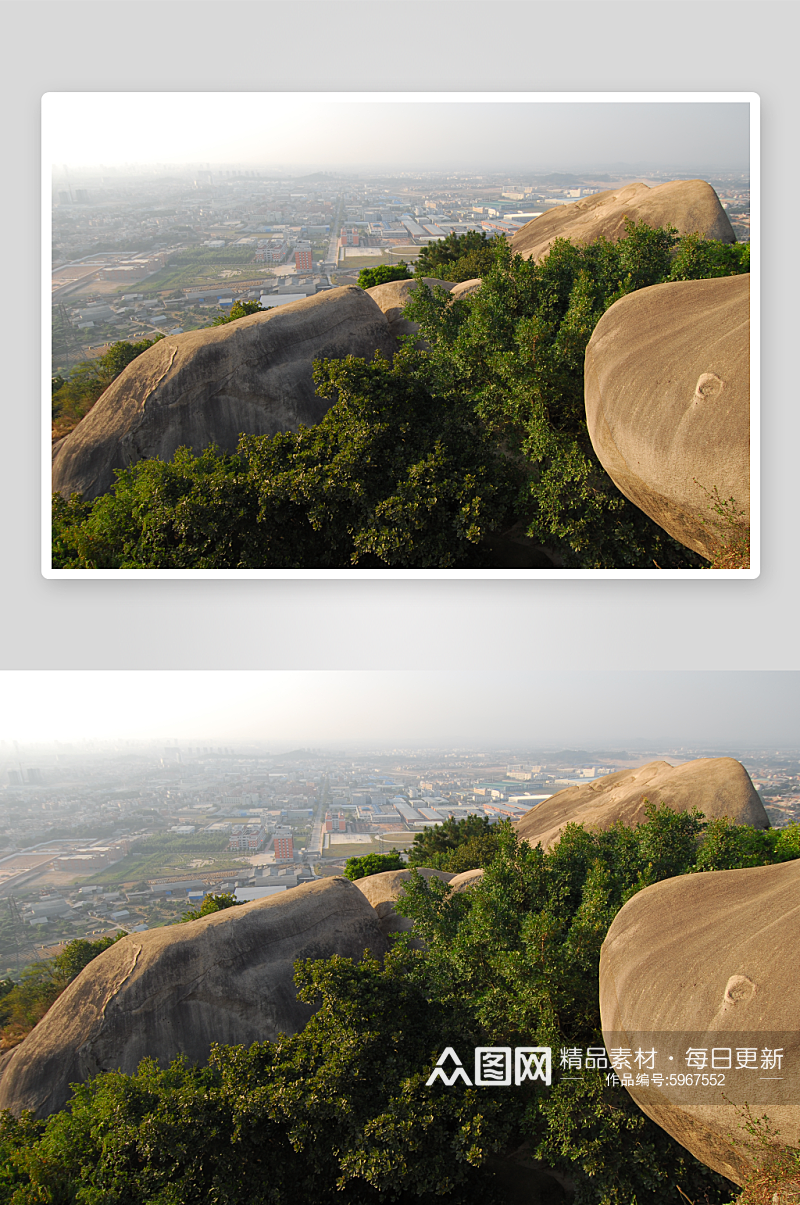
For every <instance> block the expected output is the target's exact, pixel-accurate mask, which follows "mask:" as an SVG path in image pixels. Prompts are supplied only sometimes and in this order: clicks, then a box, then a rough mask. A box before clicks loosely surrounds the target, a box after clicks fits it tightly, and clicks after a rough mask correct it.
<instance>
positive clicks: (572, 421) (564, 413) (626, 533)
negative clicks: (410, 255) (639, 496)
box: [405, 222, 749, 569]
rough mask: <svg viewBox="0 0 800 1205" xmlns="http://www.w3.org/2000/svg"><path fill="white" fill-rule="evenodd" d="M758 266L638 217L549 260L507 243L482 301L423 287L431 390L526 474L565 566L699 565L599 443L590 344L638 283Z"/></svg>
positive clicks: (530, 512)
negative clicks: (633, 495)
mask: <svg viewBox="0 0 800 1205" xmlns="http://www.w3.org/2000/svg"><path fill="white" fill-rule="evenodd" d="M748 270H749V247H747V246H744V247H742V246H738V245H734V246H728V245H726V244H723V243H717V242H714V241H710V240H702V239H698V238H697V237H695V236H689V237H686V238H679V237H678V236H677V234H676V233H675V232H674V231H672V230H661V229H658V230H653V229H651V228H650V227H649V226H647V225H646V224H645V223H639V225H634V224H633V222H628V225H627V233H626V236H625V237H624V238H622V239H620V240H619V241H618V242H617V243H610V242H608V241H607V240H605V239H599V240H597V241H596V242H593V243H590V244H588V245H586V246H574V245H573V244H572V243H570V242H568V241H567V240H565V239H558V240H556V242H555V243H554V244H553V245H552V247H551V249H550V253H549V255H548V256H547V257H546V259H544V260H543V261H542V263H540V264H536V263H534V262H533V261H531V260H523V259H522V258H521V256H518V255H512V253H511V249H510V247H509V245H508V244H506V243H505V242H499V243H498V244H497V245H496V247H495V263H494V266H493V267H492V268H491V270H490V271H488V272H487V273H485V274H484V277H483V283H482V286H481V288H480V289H479V290H478V292H477V293H475V294H473V295H471V296H469V297H466V298H463V299H460V300H457V301H454V302H453V301H449V300H448V299H447V297H446V296H445V295H443V294H441V293H440V294H439V295H438V296H437V295H433V294H432V293H431V292H430V290H428V289H427V288H425V287H419V288H418V289H417V290H416V291H415V293H414V295H413V297H412V298H411V301H410V302H409V304H408V305H407V306H406V310H405V314H406V316H407V317H409V318H411V319H413V320H415V321H417V322H419V323H420V324H421V329H422V333H423V334H424V336H425V337H426V338H427V339H428V341H429V342H430V343H431V345H432V349H431V352H430V354H429V359H428V373H429V376H428V380H429V388H430V389H431V392H432V393H433V394H434V395H436V396H439V395H440V394H444V395H445V396H447V395H449V394H453V395H457V396H459V397H463V396H467V397H469V398H470V400H471V402H472V404H473V406H474V407H475V410H476V413H477V414H478V415H479V416H480V418H481V419H482V420H483V422H484V423H485V424H486V428H487V430H488V431H489V432H490V433H491V434H492V435H493V437H494V438H495V440H496V441H497V442H498V443H502V445H503V446H504V447H505V449H506V450H507V452H508V454H509V455H510V456H513V457H516V458H518V460H519V462H520V463H522V464H524V465H525V467H526V479H525V482H524V484H523V486H522V487H521V489H520V492H519V495H518V499H517V503H516V507H515V511H516V513H517V515H518V516H520V517H522V518H524V519H525V521H526V524H527V531H528V534H529V535H531V536H532V537H534V538H535V539H537V540H539V541H541V542H542V543H543V544H544V545H545V546H547V547H551V548H553V549H554V551H555V552H556V553H557V556H558V559H559V560H560V562H561V563H562V564H563V565H564V566H565V567H567V568H585V569H594V568H614V567H617V568H626V567H627V568H651V567H652V566H653V564H654V563H655V564H657V565H658V566H659V567H660V568H662V569H665V568H692V567H701V566H702V565H703V564H704V562H703V561H702V560H701V559H700V558H699V557H697V556H696V555H695V554H694V553H692V552H690V551H689V550H688V549H686V548H684V547H682V546H681V545H679V544H678V543H677V542H676V541H674V540H672V539H671V538H670V537H669V536H667V535H666V533H665V532H664V531H663V530H662V529H661V528H660V527H658V526H657V525H656V524H655V523H653V522H652V521H651V520H650V519H648V518H647V516H646V515H645V514H644V513H643V512H642V511H640V510H639V509H638V508H637V507H635V506H634V505H633V504H632V503H630V502H628V501H627V500H626V499H625V498H624V497H623V496H622V494H620V492H619V491H618V490H617V488H616V486H615V485H614V483H613V482H612V481H611V478H610V477H608V475H607V474H606V473H605V472H604V470H603V468H602V466H601V465H600V462H599V461H598V459H597V457H596V455H595V453H594V449H593V448H592V445H591V441H590V439H589V433H588V429H587V426H586V415H585V409H584V398H583V363H584V353H585V350H586V344H587V343H588V341H589V338H590V336H591V333H592V331H593V330H594V328H595V326H596V325H597V322H598V321H599V319H600V318H601V317H602V315H603V314H604V313H605V311H606V310H607V309H608V308H609V307H610V306H611V305H613V303H614V302H615V301H617V300H619V298H621V297H623V296H625V295H626V294H628V293H631V292H633V291H635V290H636V289H641V288H646V287H647V286H649V285H654V284H659V283H662V282H665V281H670V280H687V279H700V278H703V277H705V276H709V275H711V276H722V275H730V274H736V273H739V272H746V271H748Z"/></svg>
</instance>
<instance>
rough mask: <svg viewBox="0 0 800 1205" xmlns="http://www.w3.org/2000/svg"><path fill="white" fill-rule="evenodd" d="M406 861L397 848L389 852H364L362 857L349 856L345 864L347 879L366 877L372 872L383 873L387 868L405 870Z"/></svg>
mask: <svg viewBox="0 0 800 1205" xmlns="http://www.w3.org/2000/svg"><path fill="white" fill-rule="evenodd" d="M404 869H405V862H404V861H403V859H402V858H401V857H400V854H399V853H398V851H397V850H396V849H392V850H391V852H390V853H388V854H364V855H363V857H361V858H348V859H347V861H346V862H345V866H344V874H345V878H347V879H364V878H366V877H367V876H368V875H371V874H383V872H384V871H386V870H404Z"/></svg>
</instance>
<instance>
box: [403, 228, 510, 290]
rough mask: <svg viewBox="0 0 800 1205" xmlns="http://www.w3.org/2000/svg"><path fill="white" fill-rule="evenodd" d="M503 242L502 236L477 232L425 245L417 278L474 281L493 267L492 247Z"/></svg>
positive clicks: (420, 257) (452, 235) (417, 269)
mask: <svg viewBox="0 0 800 1205" xmlns="http://www.w3.org/2000/svg"><path fill="white" fill-rule="evenodd" d="M503 242H505V238H504V236H503V235H502V234H501V235H496V236H493V237H491V238H490V237H489V236H488V235H486V234H483V233H482V232H479V231H477V230H468V231H467V233H466V234H453V233H450V234H448V235H447V236H446V237H445V238H443V239H439V240H438V241H437V242H435V243H428V245H427V247H423V248H422V250H421V251H420V253H419V257H418V259H417V263H416V275H417V276H435V277H437V278H438V279H439V280H451V281H454V282H455V283H458V282H459V281H462V280H475V279H476V278H477V277H479V276H483V275H484V274H485V273H486V272H488V271H490V269H491V268H492V267H493V265H494V258H495V248H496V247H497V246H498V244H500V243H503Z"/></svg>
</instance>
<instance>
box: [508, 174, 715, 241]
mask: <svg viewBox="0 0 800 1205" xmlns="http://www.w3.org/2000/svg"><path fill="white" fill-rule="evenodd" d="M626 218H631V219H632V220H633V221H634V222H646V223H647V225H648V226H652V227H653V228H654V229H655V228H656V227H659V226H674V227H675V229H676V230H677V231H678V233H679V234H701V235H702V236H703V237H704V238H712V239H719V240H720V241H721V242H723V243H735V242H736V235H735V234H734V233H733V227H732V226H731V224H730V221H729V220H728V215H727V214H726V212H725V210H724V209H723V208H722V206H721V204H720V201H719V197H718V196H717V194H716V193H715V191H714V189H713V188H712V187H711V185H710V184H707V183H706V181H705V180H669V181H667V183H666V184H658V185H656V187H655V188H650V187H649V185H647V184H644V183H641V182H639V183H636V184H626V185H625V186H624V187H622V188H610V189H607V190H606V191H605V192H597V193H594V194H593V195H592V196H590V197H584V198H583V199H582V200H580V201H573V202H571V203H570V204H569V205H559V206H557V207H556V208H555V209H549V210H548V211H547V212H546V213H543V214H541V215H540V216H539V217H538V218H533V219H532V220H531V221H530V222H528V223H527V224H526V225H525V226H523V227H522V229H521V230H519V231H518V232H517V233H516V234H515V235H514V236H513V238H512V239H511V249H512V251H514V252H516V253H517V254H519V255H521V256H522V257H523V259H533V260H537V261H539V260H541V259H543V258H544V257H545V255H547V253H548V251H549V250H550V247H551V244H552V243H553V241H554V240H555V239H557V238H566V239H569V240H570V241H571V242H573V243H593V242H594V241H595V240H596V239H598V238H601V237H602V238H607V239H608V240H609V241H610V242H616V241H617V239H620V238H622V237H623V235H624V234H625V221H626Z"/></svg>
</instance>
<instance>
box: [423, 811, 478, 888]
mask: <svg viewBox="0 0 800 1205" xmlns="http://www.w3.org/2000/svg"><path fill="white" fill-rule="evenodd" d="M498 835H499V829H498V828H497V826H496V825H493V824H492V823H491V821H490V820H489V818H488V816H478V815H474V816H466V817H464V818H463V819H462V820H456V819H455V818H454V817H453V816H450V817H448V819H447V820H445V821H444V823H443V824H436V825H434V826H433V827H432V828H426V829H423V831H422V832H421V833H417V835H416V837H415V838H414V844H413V845H412V846H411V849H410V850H409V851H408V865H409V866H430V867H432V868H433V869H435V870H446V871H450V872H451V873H453V874H461V872H462V871H465V870H475V869H477V868H478V867H480V866H488V864H489V863H490V862H491V861H492V859H493V858H494V856H495V854H496V853H497V839H498Z"/></svg>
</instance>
